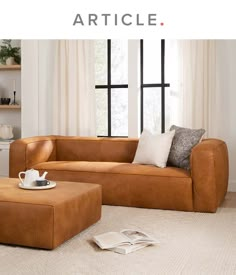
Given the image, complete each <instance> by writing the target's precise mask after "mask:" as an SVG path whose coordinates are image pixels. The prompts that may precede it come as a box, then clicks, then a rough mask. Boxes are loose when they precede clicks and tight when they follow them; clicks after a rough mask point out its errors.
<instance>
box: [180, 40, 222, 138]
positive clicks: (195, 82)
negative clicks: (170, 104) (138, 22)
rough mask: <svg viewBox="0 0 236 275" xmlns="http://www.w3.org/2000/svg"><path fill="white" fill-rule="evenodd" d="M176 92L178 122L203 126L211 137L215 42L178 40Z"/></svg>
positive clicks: (215, 111)
mask: <svg viewBox="0 0 236 275" xmlns="http://www.w3.org/2000/svg"><path fill="white" fill-rule="evenodd" d="M178 48H179V91H180V96H181V97H182V104H181V105H182V106H181V107H180V110H181V115H182V119H181V120H182V125H183V126H185V127H190V128H204V129H205V130H206V136H212V135H213V136H215V135H217V133H216V127H215V126H216V123H217V121H216V119H217V116H218V115H219V110H220V109H219V106H218V105H219V100H218V98H219V97H218V90H217V66H216V41H214V40H180V41H178Z"/></svg>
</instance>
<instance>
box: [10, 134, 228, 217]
mask: <svg viewBox="0 0 236 275" xmlns="http://www.w3.org/2000/svg"><path fill="white" fill-rule="evenodd" d="M137 144H138V140H137V139H130V138H82V137H64V136H45V137H43V136H41V137H33V138H25V139H19V140H16V141H14V142H13V143H12V144H11V146H10V177H18V173H19V172H20V171H24V170H26V169H29V168H34V169H37V170H39V171H41V172H43V171H48V176H47V178H48V179H52V180H55V181H57V180H58V181H59V180H60V181H77V182H90V183H98V184H101V185H102V200H103V204H108V205H121V206H133V207H146V208H159V209H173V210H183V211H200V212H215V211H216V209H217V207H218V206H219V205H220V203H221V202H222V201H223V199H224V197H225V194H226V192H227V186H228V152H227V147H226V144H225V143H224V142H223V141H221V140H218V139H206V140H203V141H202V142H201V143H199V144H198V145H197V146H195V147H194V148H193V150H192V154H191V171H186V170H183V169H181V168H175V167H166V168H158V167H155V166H151V165H140V164H132V161H133V158H134V155H135V151H136V148H137Z"/></svg>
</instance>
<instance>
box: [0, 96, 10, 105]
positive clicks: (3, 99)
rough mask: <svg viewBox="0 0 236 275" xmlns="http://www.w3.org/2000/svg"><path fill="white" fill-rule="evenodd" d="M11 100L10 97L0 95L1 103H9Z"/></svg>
mask: <svg viewBox="0 0 236 275" xmlns="http://www.w3.org/2000/svg"><path fill="white" fill-rule="evenodd" d="M10 102H11V98H10V97H1V105H9V104H10Z"/></svg>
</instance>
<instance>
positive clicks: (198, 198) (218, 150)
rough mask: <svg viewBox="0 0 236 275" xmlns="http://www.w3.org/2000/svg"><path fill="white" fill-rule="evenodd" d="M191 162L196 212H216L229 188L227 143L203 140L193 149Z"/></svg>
mask: <svg viewBox="0 0 236 275" xmlns="http://www.w3.org/2000/svg"><path fill="white" fill-rule="evenodd" d="M190 162H191V176H192V181H193V206H194V210H195V211H201V212H215V211H216V209H217V207H218V206H219V205H220V203H221V202H222V201H223V199H224V197H225V194H226V192H227V187H228V176H229V161H228V150H227V146H226V144H225V142H223V141H222V140H219V139H205V140H203V141H202V142H200V143H199V144H198V145H196V146H195V147H194V148H193V150H192V153H191V158H190Z"/></svg>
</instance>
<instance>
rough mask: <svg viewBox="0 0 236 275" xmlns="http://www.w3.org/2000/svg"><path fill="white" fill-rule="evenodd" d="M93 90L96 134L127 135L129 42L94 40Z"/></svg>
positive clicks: (109, 135)
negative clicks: (94, 82) (94, 84)
mask: <svg viewBox="0 0 236 275" xmlns="http://www.w3.org/2000/svg"><path fill="white" fill-rule="evenodd" d="M95 57H96V64H95V81H96V86H95V91H96V107H97V109H96V119H97V135H98V136H108V137H114V136H128V42H127V40H97V41H96V43H95Z"/></svg>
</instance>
